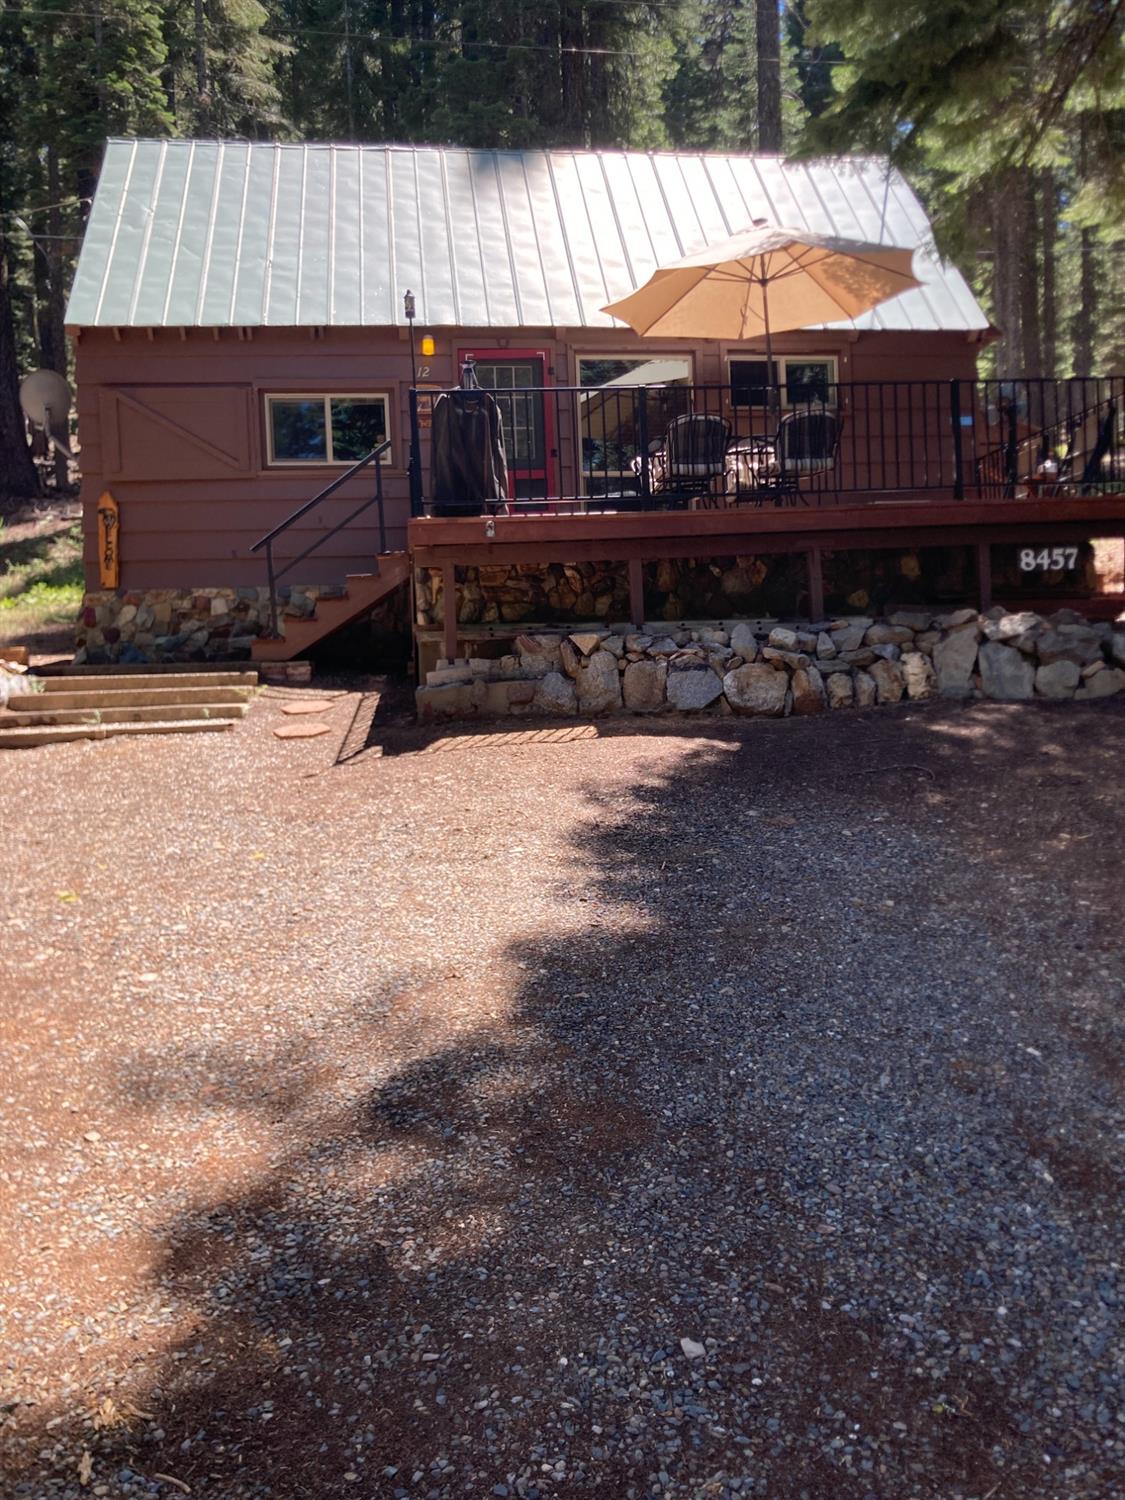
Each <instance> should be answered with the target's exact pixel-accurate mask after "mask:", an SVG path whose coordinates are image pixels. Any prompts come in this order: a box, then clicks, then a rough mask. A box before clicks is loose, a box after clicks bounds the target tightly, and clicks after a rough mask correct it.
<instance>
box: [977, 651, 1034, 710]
mask: <svg viewBox="0 0 1125 1500" xmlns="http://www.w3.org/2000/svg"><path fill="white" fill-rule="evenodd" d="M979 662H980V685H981V688H982V690H983V692H984V696H985V697H986V698H997V699H1000V700H1002V701H1004V702H1019V701H1021V700H1022V699H1024V698H1030V697H1031V696H1032V694H1033V692H1034V690H1035V665H1034V663H1033V662H1030V661H1028V659H1027V657H1026V656H1023V655H1021V654H1020V652H1018V651H1013V650H1012V648H1011V647H1010V646H1003V645H1001V644H1000V642H999V641H986V642H985V643H984V645H983V646H982V647H981V648H980V657H979Z"/></svg>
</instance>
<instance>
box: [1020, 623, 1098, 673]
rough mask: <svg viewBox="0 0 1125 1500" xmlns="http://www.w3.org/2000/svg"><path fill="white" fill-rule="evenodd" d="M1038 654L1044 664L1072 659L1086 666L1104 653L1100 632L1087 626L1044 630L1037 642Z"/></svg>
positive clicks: (1081, 665)
mask: <svg viewBox="0 0 1125 1500" xmlns="http://www.w3.org/2000/svg"><path fill="white" fill-rule="evenodd" d="M1035 650H1036V654H1037V655H1038V657H1039V660H1040V661H1041V662H1043V664H1044V665H1048V664H1049V663H1051V662H1053V661H1072V662H1075V663H1077V665H1078V666H1080V667H1084V666H1086V665H1087V664H1088V663H1089V662H1092V661H1095V660H1096V659H1097V658H1098V657H1099V656H1100V655H1101V654H1102V645H1101V639H1100V637H1099V635H1098V632H1097V631H1095V630H1091V629H1089V628H1085V627H1078V628H1075V627H1073V626H1072V627H1071V628H1070V629H1065V628H1064V629H1058V628H1052V629H1048V630H1044V631H1043V633H1042V634H1041V635H1040V636H1039V639H1038V640H1037V641H1036V643H1035Z"/></svg>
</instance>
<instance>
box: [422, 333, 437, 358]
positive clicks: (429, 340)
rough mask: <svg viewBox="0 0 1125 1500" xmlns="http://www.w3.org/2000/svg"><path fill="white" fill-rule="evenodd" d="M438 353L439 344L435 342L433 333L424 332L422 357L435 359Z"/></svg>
mask: <svg viewBox="0 0 1125 1500" xmlns="http://www.w3.org/2000/svg"><path fill="white" fill-rule="evenodd" d="M436 353H437V345H436V344H435V343H434V340H433V335H432V334H429V333H424V334H423V335H422V358H423V359H433V357H434V355H435V354H436Z"/></svg>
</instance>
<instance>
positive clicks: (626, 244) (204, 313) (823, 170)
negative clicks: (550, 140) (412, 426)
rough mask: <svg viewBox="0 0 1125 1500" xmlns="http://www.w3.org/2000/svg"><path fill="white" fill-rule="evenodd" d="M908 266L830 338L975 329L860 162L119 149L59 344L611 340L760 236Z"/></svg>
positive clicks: (877, 178)
mask: <svg viewBox="0 0 1125 1500" xmlns="http://www.w3.org/2000/svg"><path fill="white" fill-rule="evenodd" d="M755 218H764V219H768V220H771V221H773V222H775V223H779V224H789V225H795V226H797V227H802V228H808V229H812V230H816V231H819V232H821V233H825V234H832V235H842V236H846V237H850V238H854V239H863V240H868V241H881V242H883V243H886V244H892V245H900V246H918V247H920V251H919V254H918V255H917V257H916V265H915V269H916V273H917V275H918V276H919V278H920V279H921V280H922V282H923V285H922V287H921V288H919V289H918V290H915V291H909V292H905V293H903V295H902V296H899V297H896V298H894V300H893V301H890V302H886V303H884V304H883V305H882V306H881V307H879V308H877V309H876V310H875V311H874V312H872V313H868V314H866V315H865V316H864V317H862V318H859V319H857V320H856V321H855V323H854V325H853V324H851V323H845V324H843V325H833V326H845V327H851V326H854V327H857V328H881V329H914V330H922V331H930V330H937V329H952V330H965V331H968V330H973V329H985V328H987V327H988V320H987V319H986V318H985V316H984V314H983V313H982V312H981V310H980V308H979V307H978V306H977V303H976V301H975V299H974V297H973V295H972V293H971V292H970V291H969V288H968V286H967V285H966V284H965V281H964V278H963V277H962V276H961V274H960V272H959V271H957V270H956V269H955V268H954V267H952V266H950V265H949V264H948V263H945V262H943V261H941V259H940V258H939V257H938V256H937V254H936V252H935V250H934V248H933V244H932V236H931V231H930V226H929V223H928V222H927V219H926V215H925V213H924V211H923V209H922V206H921V204H920V203H919V202H918V199H917V198H916V197H915V195H914V193H913V192H912V191H911V189H910V188H909V187H908V185H907V184H906V182H905V181H904V179H903V178H902V176H901V175H900V174H899V173H898V172H897V171H893V170H888V168H887V166H886V164H885V163H883V162H881V161H879V160H877V159H874V158H857V157H848V158H842V159H838V160H831V161H828V160H822V161H813V162H789V161H785V160H783V159H782V158H780V157H776V156H745V155H742V156H736V155H717V154H712V153H706V154H703V153H697V152H656V153H645V152H632V151H475V150H466V149H463V148H458V147H452V146H445V147H437V146H351V145H348V146H342V145H270V144H257V143H247V142H244V141H184V140H168V141H155V140H152V141H150V140H136V141H133V140H114V141H110V142H109V143H108V144H107V147H106V154H105V161H104V163H103V166H102V172H101V178H100V180H99V182H98V189H97V194H96V197H95V199H94V206H93V209H92V212H91V214H90V222H89V226H88V227H87V230H86V237H85V242H84V244H83V247H82V254H81V257H80V259H79V263H78V270H77V274H76V276H75V280H74V287H73V290H72V291H71V295H70V304H69V307H68V309H67V323H68V324H70V325H71V326H74V327H142V328H143V327H184V326H188V327H191V326H201V327H231V326H235V327H238V326H241V327H248V326H268V327H294V326H317V325H329V324H336V325H352V326H354V325H370V326H386V325H394V324H401V323H402V322H404V318H403V311H402V295H403V293H404V292H405V291H406V289H407V288H408V287H410V288H412V289H413V291H414V293H415V296H416V297H417V304H418V318H419V320H420V322H421V323H422V324H425V325H429V326H435V327H436V326H444V325H452V326H458V327H463V328H543V327H575V326H586V327H598V328H606V327H613V326H614V320H613V319H612V318H610V317H609V316H607V315H606V314H605V313H603V312H602V311H601V308H602V306H603V305H604V304H605V303H607V302H611V301H613V300H614V299H615V298H619V297H624V296H626V295H627V294H628V293H629V292H630V291H632V290H634V289H635V288H636V287H637V286H639V285H641V283H643V282H644V281H645V280H646V279H647V278H648V276H649V275H650V274H651V273H652V272H653V271H654V270H655V269H656V268H657V266H659V265H660V264H661V263H663V262H667V261H671V260H676V259H678V258H679V257H681V256H683V255H687V254H690V253H691V252H692V251H695V250H699V249H703V248H704V247H706V246H707V245H708V244H711V243H713V242H715V241H717V240H722V239H725V238H726V237H727V236H728V235H730V234H732V233H734V232H735V231H736V230H738V229H742V228H745V227H746V226H747V225H748V224H749V223H750V222H751V221H752V220H753V219H755Z"/></svg>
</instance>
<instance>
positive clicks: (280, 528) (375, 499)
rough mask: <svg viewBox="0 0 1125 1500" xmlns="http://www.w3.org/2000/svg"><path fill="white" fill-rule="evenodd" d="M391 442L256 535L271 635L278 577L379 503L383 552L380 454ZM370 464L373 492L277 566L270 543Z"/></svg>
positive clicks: (384, 526) (382, 548) (384, 527)
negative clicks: (262, 554)
mask: <svg viewBox="0 0 1125 1500" xmlns="http://www.w3.org/2000/svg"><path fill="white" fill-rule="evenodd" d="M390 446H391V444H390V440H389V439H388V440H387V441H386V442H385V443H380V444H379V446H378V447H377V448H373V449H372V450H371V452H370V453H369V454H367V456H366V457H365V458H361V459H360V460H359V461H358V462H357V463H354V464H352V466H351V468H350V469H345V470H344V472H343V473H342V474H340V475H339V476H338V477H337V478H336V479H334V480H333V481H332V482H331V484H326V485H325V486H324V488H323V489H322V490H320V491H319V492H318V493H317V494H315V495H314V496H313V497H312V499H311V500H306V501H305V503H304V505H299V506H298V507H297V509H296V510H295V511H294V512H293V513H292V515H289V516H286V518H285V520H284V521H282V522H281V523H280V524H279V525H277V526H275V527H274V528H273V530H272V531H267V532H266V534H265V536H263V537H259V538H258V540H257V541H256V542H255V543H254V545H253V546H252V547H251V548H250V551H251V552H260V551H261V550H262V548H263V547H264V548H265V549H266V579H267V582H268V585H269V595H270V634H271V635H272V636H274V637H276V636H277V635H278V634H279V631H278V628H277V583H278V580H279V579H281V578H284V577H285V575H286V573H288V572H290V571H291V570H292V569H293V568H295V567H296V566H297V564H298V563H301V562H304V560H305V558H306V557H308V556H310V554H312V553H313V552H315V551H316V550H317V548H318V547H320V546H322V545H323V544H324V543H325V542H327V541H329V540H330V539H331V538H332V537H334V536H336V534H337V533H338V532H341V531H343V530H344V528H345V527H346V526H350V525H351V523H352V522H353V521H354V520H355V519H356V517H357V516H361V515H362V514H363V513H364V511H366V510H370V508H371V507H372V506H373V505H375V506H377V507H378V524H379V551H380V552H386V550H387V521H386V514H385V511H384V506H383V454H384V453H386V452H387V450H388V449H389V448H390ZM371 464H374V465H375V493H374V494H373V495H369V496H368V497H367V499H366V500H363V501H361V502H360V504H359V505H357V506H356V508H355V509H354V510H353V511H351V512H350V513H349V514H348V515H346V516H345V517H344V519H343V520H342V521H339V522H337V524H336V525H335V526H333V527H332V529H331V530H330V531H322V532H321V533H320V534H319V535H318V536H317V538H316V540H315V541H313V542H310V543H309V545H308V546H307V547H306V548H305V550H304V551H303V552H299V553H298V554H297V556H296V557H291V558H289V559H288V560H287V561H286V563H285V566H284V567H283V568H280V569H279V568H277V567H276V566H275V564H274V557H273V544H274V542H275V541H276V540H277V538H278V537H279V536H282V535H284V533H285V532H287V531H288V530H289V528H290V527H291V526H293V525H294V524H295V523H296V522H297V521H299V520H301V519H302V517H304V516H307V515H308V513H309V511H311V510H314V509H315V508H316V506H318V505H319V504H320V503H321V501H322V500H327V499H328V497H329V495H334V494H335V493H336V491H337V490H338V489H340V488H341V487H342V486H343V485H345V484H347V482H348V480H349V479H352V478H354V476H355V475H356V474H359V473H360V472H361V471H362V470H364V469H366V468H368V467H369V466H370V465H371Z"/></svg>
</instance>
